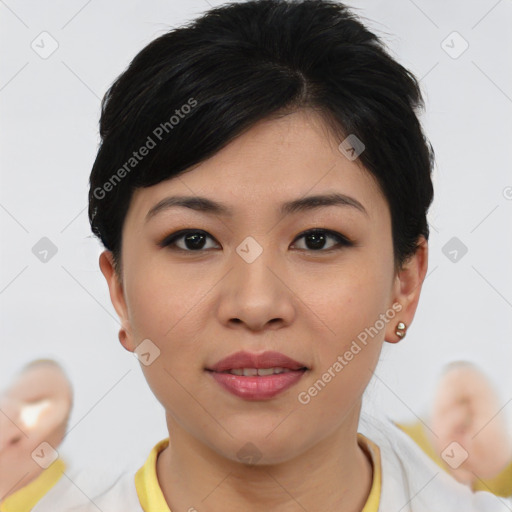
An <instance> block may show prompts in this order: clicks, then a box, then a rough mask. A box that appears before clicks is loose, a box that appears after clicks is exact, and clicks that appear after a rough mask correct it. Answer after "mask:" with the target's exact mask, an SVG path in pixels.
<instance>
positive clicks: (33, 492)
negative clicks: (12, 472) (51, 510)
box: [0, 459, 66, 512]
mask: <svg viewBox="0 0 512 512" xmlns="http://www.w3.org/2000/svg"><path fill="white" fill-rule="evenodd" d="M65 469H66V464H65V463H64V461H63V460H62V459H57V460H56V461H55V462H54V463H53V464H52V465H51V466H49V467H48V468H46V469H45V470H44V471H43V472H42V473H41V474H40V475H39V476H38V477H37V478H35V479H34V480H33V481H32V482H30V483H29V484H27V485H25V486H24V487H22V488H21V489H18V490H17V491H16V492H14V493H13V494H11V495H10V496H7V498H5V499H4V500H3V501H2V502H0V512H30V510H32V509H33V508H34V507H35V506H36V503H37V502H38V501H39V500H40V499H41V498H42V497H43V496H44V495H45V494H46V493H47V492H48V491H49V490H50V489H51V488H52V487H53V486H54V485H55V484H56V483H57V482H58V481H59V479H60V478H61V476H62V473H64V470H65Z"/></svg>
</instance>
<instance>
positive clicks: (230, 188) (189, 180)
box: [126, 110, 388, 223]
mask: <svg viewBox="0 0 512 512" xmlns="http://www.w3.org/2000/svg"><path fill="white" fill-rule="evenodd" d="M340 143H341V139H338V137H337V136H335V135H334V134H333V133H332V132H331V131H330V130H329V128H328V126H327V124H326V123H325V122H324V120H323V118H322V117H321V116H320V115H319V114H317V113H315V112H312V111H308V110H301V111H299V112H295V113H292V114H289V115H287V116H285V117H281V118H278V119H267V120H263V121H260V122H258V123H256V124H255V125H253V126H251V127H250V128H249V129H248V130H247V131H245V132H244V133H243V134H242V135H240V136H238V137H237V138H236V139H234V140H233V141H231V142H230V143H229V144H227V145H226V146H225V147H224V148H222V149H221V150H220V151H218V152H217V153H216V154H215V155H213V156H212V157H211V158H209V159H207V160H205V161H203V162H201V163H200V164H197V165H195V166H193V167H191V168H189V169H187V171H186V172H184V173H182V174H180V175H178V176H175V177H173V178H170V179H168V180H165V181H163V182H161V183H159V184H157V185H154V186H152V187H148V188H139V189H136V190H135V192H134V194H133V196H132V200H131V204H130V209H129V212H128V215H127V219H126V223H129V222H130V219H131V221H141V219H144V217H145V216H146V214H147V213H148V211H149V210H150V209H151V207H152V206H154V204H155V203H157V202H158V201H160V200H162V199H163V198H165V197H166V196H167V195H169V194H171V193H172V194H176V195H178V194H179V195H187V196H202V197H209V198H212V199H215V200H217V201H218V202H222V203H226V204H229V206H230V207H231V210H233V211H235V212H237V213H239V214H240V215H248V216H251V217H254V214H255V213H256V211H259V212H261V211H262V210H266V211H270V210H273V211H275V213H278V207H279V205H280V204H281V203H283V202H286V201H290V200H293V199H297V198H299V197H305V196H310V195H317V194H327V193H331V192H340V193H343V194H345V195H348V196H351V197H354V198H355V199H357V200H358V201H359V202H361V203H362V204H364V207H365V209H366V210H367V211H368V213H369V214H370V217H374V218H375V219H380V218H382V216H383V215H384V218H386V217H387V214H388V207H387V202H386V200H385V198H384V196H383V194H382V192H381V190H380V187H379V185H378V184H377V182H376V180H375V179H374V177H373V176H372V174H371V173H370V172H369V171H368V170H366V169H365V168H364V167H363V166H362V165H361V163H360V161H359V160H358V159H356V160H349V159H348V158H347V157H346V156H345V155H344V154H343V153H342V152H341V151H340V149H339V144H340ZM347 210H348V209H347Z"/></svg>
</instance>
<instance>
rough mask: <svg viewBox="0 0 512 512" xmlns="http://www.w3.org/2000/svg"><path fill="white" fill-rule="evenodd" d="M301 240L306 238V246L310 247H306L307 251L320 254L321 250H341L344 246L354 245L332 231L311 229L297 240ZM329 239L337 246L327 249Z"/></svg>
mask: <svg viewBox="0 0 512 512" xmlns="http://www.w3.org/2000/svg"><path fill="white" fill-rule="evenodd" d="M301 238H304V240H305V241H306V245H309V246H310V247H306V249H310V250H313V251H316V252H319V249H320V250H322V249H323V252H327V251H330V250H336V249H341V248H342V247H343V246H351V245H353V243H352V242H351V241H350V240H349V239H348V238H346V237H345V236H343V235H342V234H341V233H338V232H336V231H331V230H329V229H311V230H309V231H306V232H305V233H302V234H301V235H300V236H298V237H297V238H296V239H295V240H300V239H301ZM329 238H330V239H331V240H334V241H335V242H336V244H335V245H334V246H331V247H328V248H327V249H325V247H324V246H325V241H326V240H327V239H329ZM321 252H322V251H321Z"/></svg>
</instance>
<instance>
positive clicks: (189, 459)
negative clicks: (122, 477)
mask: <svg viewBox="0 0 512 512" xmlns="http://www.w3.org/2000/svg"><path fill="white" fill-rule="evenodd" d="M358 421H359V410H358V411H357V414H356V415H355V417H353V418H352V419H351V420H350V421H349V423H348V424H344V425H342V426H341V427H339V428H338V429H337V430H335V431H333V432H332V433H331V434H330V435H328V436H327V437H325V438H324V439H322V440H320V441H319V442H318V443H317V444H315V445H314V446H312V447H311V448H309V449H308V450H306V451H304V452H302V453H300V454H298V455H296V456H295V457H293V458H291V459H288V460H285V461H283V462H279V463H276V464H267V465H258V464H255V465H247V464H243V463H240V462H238V461H234V460H231V459H229V458H227V457H223V456H222V455H220V454H219V453H218V452H216V451H213V450H211V449H210V448H209V447H208V446H206V445H205V444H204V443H202V442H201V441H199V440H198V439H196V438H194V437H193V436H192V435H191V434H190V433H188V432H187V431H185V430H184V429H183V428H182V427H181V426H180V425H179V424H177V423H176V422H175V421H173V420H172V418H170V417H168V418H167V422H168V427H169V432H171V433H172V434H171V436H170V438H171V442H170V443H169V446H168V447H167V448H166V449H165V450H163V451H162V452H161V453H160V456H159V457H158V459H157V475H158V480H159V483H160V486H161V488H162V491H163V494H164V497H165V499H166V501H167V503H168V505H169V508H170V509H171V510H173V511H174V510H191V511H193V510H196V509H197V510H201V511H203V512H214V511H218V510H223V511H225V512H234V511H237V512H238V511H239V510H244V511H247V512H253V511H254V512H255V511H261V510H265V508H268V509H269V510H279V511H280V512H298V511H303V510H323V511H326V512H331V511H332V512H334V511H336V512H339V511H343V512H359V511H360V510H361V509H362V508H363V506H364V504H365V503H366V500H367V498H368V494H369V492H370V488H371V483H372V471H373V470H372V464H371V461H370V460H369V459H368V456H367V455H366V454H365V452H364V451H363V450H362V449H361V447H360V446H359V445H358V443H357V425H358Z"/></svg>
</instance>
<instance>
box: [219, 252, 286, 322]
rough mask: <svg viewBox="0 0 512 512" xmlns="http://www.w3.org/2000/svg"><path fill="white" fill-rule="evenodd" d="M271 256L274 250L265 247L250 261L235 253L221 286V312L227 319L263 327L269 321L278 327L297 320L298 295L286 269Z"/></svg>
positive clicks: (225, 319) (224, 319) (223, 317)
mask: <svg viewBox="0 0 512 512" xmlns="http://www.w3.org/2000/svg"><path fill="white" fill-rule="evenodd" d="M267 253H268V254H267ZM270 256H271V254H270V250H267V251H265V250H264V251H263V252H262V253H261V254H260V255H259V256H258V257H257V258H256V259H255V260H254V261H251V262H248V261H246V260H245V259H244V258H243V257H241V256H239V255H238V254H235V255H234V258H233V259H234V261H233V265H232V268H231V270H230V272H229V273H228V275H226V277H225V278H224V280H223V283H222V287H221V297H220V303H219V308H218V313H219V315H220V318H221V320H222V321H223V322H225V323H231V324H243V325H245V326H246V327H247V328H248V329H250V330H252V331H259V330H262V329H264V328H265V327H266V326H267V325H268V326H271V328H272V329H278V328H281V327H283V326H285V325H289V324H290V323H291V322H292V321H293V318H294V315H295V305H294V301H295V295H294V293H293V291H292V290H291V289H290V288H289V286H288V285H287V284H286V275H285V274H286V273H285V271H284V270H283V269H282V268H281V267H280V266H279V265H278V264H276V262H275V261H271V257H270Z"/></svg>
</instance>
